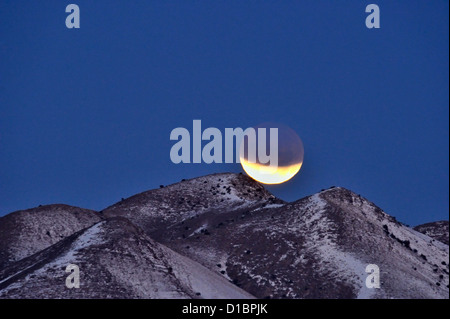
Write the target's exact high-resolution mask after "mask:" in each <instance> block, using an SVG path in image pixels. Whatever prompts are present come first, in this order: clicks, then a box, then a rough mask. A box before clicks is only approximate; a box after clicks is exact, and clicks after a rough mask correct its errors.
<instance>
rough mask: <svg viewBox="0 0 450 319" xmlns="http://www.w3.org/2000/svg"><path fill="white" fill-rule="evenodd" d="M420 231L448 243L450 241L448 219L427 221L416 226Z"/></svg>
mask: <svg viewBox="0 0 450 319" xmlns="http://www.w3.org/2000/svg"><path fill="white" fill-rule="evenodd" d="M414 229H415V230H417V231H418V232H420V233H423V234H425V235H427V236H430V237H431V238H433V239H435V240H439V241H440V242H442V243H444V244H446V245H448V242H449V226H448V220H442V221H438V222H432V223H426V224H423V225H419V226H416V227H414Z"/></svg>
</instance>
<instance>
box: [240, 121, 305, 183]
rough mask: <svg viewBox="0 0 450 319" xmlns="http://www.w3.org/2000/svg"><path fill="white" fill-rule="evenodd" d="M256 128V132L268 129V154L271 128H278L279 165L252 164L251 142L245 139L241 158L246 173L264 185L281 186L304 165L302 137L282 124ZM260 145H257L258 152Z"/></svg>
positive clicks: (266, 124)
mask: <svg viewBox="0 0 450 319" xmlns="http://www.w3.org/2000/svg"><path fill="white" fill-rule="evenodd" d="M254 128H255V130H256V131H258V128H266V150H267V151H266V154H269V150H270V133H269V132H270V130H269V128H278V163H277V164H278V165H276V166H273V165H272V166H271V165H270V163H266V164H261V163H260V162H259V161H258V160H256V162H250V161H249V158H248V154H247V150H248V143H249V141H248V139H247V138H244V140H243V141H242V144H241V151H240V156H239V157H240V162H241V165H242V168H243V169H244V171H245V172H246V173H247V174H248V175H249V176H250V177H251V178H253V179H255V180H257V181H258V182H260V183H263V184H281V183H284V182H286V181H288V180H290V179H291V178H292V177H294V176H295V175H296V174H297V173H298V171H299V170H300V168H301V167H302V164H303V156H304V149H303V142H302V140H301V139H300V137H299V136H298V135H297V134H296V133H295V131H293V130H292V129H291V128H289V127H287V126H285V125H280V124H274V123H264V124H260V125H258V126H255V127H254ZM256 140H258V139H256ZM258 144H259V143H256V150H258V147H259V145H258Z"/></svg>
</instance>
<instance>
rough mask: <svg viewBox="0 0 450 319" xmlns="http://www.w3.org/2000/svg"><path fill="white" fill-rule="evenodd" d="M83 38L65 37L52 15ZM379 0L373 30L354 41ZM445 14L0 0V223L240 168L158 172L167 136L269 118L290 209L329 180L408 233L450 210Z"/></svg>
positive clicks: (167, 166)
mask: <svg viewBox="0 0 450 319" xmlns="http://www.w3.org/2000/svg"><path fill="white" fill-rule="evenodd" d="M70 3H76V4H78V5H79V7H80V10H81V28H80V29H67V28H66V26H65V19H66V16H67V14H66V13H65V7H66V5H68V4H70ZM369 3H376V4H378V5H379V6H380V10H381V29H376V30H375V29H371V30H369V29H367V28H366V26H365V18H366V16H367V14H366V13H365V7H366V5H368V4H369ZM448 12H449V3H448V1H447V0H435V1H432V2H430V1H378V0H375V1H373V2H365V1H360V0H357V1H345V2H344V1H331V0H330V1H328V0H320V1H312V0H295V1H289V0H286V1H237V0H228V1H206V0H199V1H181V0H178V1H125V0H121V1H118V0H115V1H113V0H108V1H103V0H96V1H87V0H73V1H68V2H67V3H66V2H64V1H61V0H55V1H21V0H2V1H1V2H0V216H1V215H4V214H6V213H9V212H11V211H14V210H18V209H25V208H30V207H34V206H37V205H39V204H50V203H66V204H71V205H76V206H81V207H85V208H91V209H102V208H104V207H106V206H108V205H110V204H112V203H114V202H116V201H118V200H120V198H122V197H128V196H131V195H133V194H135V193H138V192H141V191H144V190H148V189H151V188H156V187H158V186H159V185H160V184H170V183H174V182H177V181H179V180H181V179H182V178H192V177H196V176H200V175H205V174H209V173H215V172H226V171H233V172H240V171H242V169H241V167H240V165H239V164H210V165H208V164H178V165H175V164H173V163H172V162H171V161H170V157H169V152H170V148H171V147H172V145H173V144H174V142H172V141H170V139H169V135H170V132H171V130H172V129H174V128H176V127H185V128H187V129H189V130H190V131H191V130H192V121H193V120H194V119H201V120H202V125H203V127H204V128H206V127H210V126H212V127H217V128H219V129H221V130H223V129H224V128H226V127H231V128H234V127H243V128H246V127H249V126H253V125H257V124H259V123H262V122H278V123H283V124H285V125H288V126H290V127H291V128H293V129H294V130H295V131H296V132H297V133H298V134H299V136H300V137H301V138H302V140H303V143H304V147H305V160H304V165H303V167H302V169H301V171H300V173H299V174H298V175H297V176H296V177H295V178H294V179H293V180H291V181H289V182H288V183H286V184H283V185H278V186H271V187H267V188H268V189H269V190H270V191H271V192H273V193H274V194H275V195H277V196H279V197H280V198H282V199H285V200H288V201H291V200H295V199H299V198H301V197H304V196H306V195H310V194H312V193H315V192H317V191H319V190H320V189H322V188H327V187H329V186H331V185H338V186H343V187H346V188H349V189H351V190H353V191H355V192H356V193H359V194H361V195H363V196H364V197H366V198H368V199H369V200H371V201H373V202H375V203H376V204H377V205H379V206H380V207H381V208H382V209H384V210H385V211H386V212H388V213H389V214H391V215H393V216H396V217H397V219H398V220H400V221H402V222H405V223H407V224H411V225H416V224H419V223H424V222H428V221H433V220H442V219H448V216H449V215H448V213H449V184H448V182H449V120H448V116H449V107H448V104H449V91H448V85H449V73H448V72H449V71H448V70H449V33H448V32H449V31H448V30H449V13H448Z"/></svg>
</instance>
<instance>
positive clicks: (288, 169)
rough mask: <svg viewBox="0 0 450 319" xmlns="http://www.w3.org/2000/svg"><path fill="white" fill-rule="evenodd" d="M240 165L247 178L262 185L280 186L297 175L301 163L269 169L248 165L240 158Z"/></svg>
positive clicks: (258, 165)
mask: <svg viewBox="0 0 450 319" xmlns="http://www.w3.org/2000/svg"><path fill="white" fill-rule="evenodd" d="M240 160H241V165H242V168H243V169H244V171H245V172H246V173H247V175H248V176H250V177H251V178H253V179H255V180H257V181H258V182H260V183H263V184H281V183H284V182H286V181H288V180H290V179H291V178H292V177H294V176H295V174H297V173H298V171H299V170H300V168H301V167H302V164H303V163H298V164H293V165H290V166H280V167H270V166H268V165H261V164H258V163H249V162H247V161H246V160H245V159H244V158H242V157H241V158H240Z"/></svg>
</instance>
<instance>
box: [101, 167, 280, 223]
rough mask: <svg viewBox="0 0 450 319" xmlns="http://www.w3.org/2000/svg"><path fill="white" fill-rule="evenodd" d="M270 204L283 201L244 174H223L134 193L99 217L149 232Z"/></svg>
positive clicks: (104, 211) (105, 210)
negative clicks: (128, 222)
mask: <svg viewBox="0 0 450 319" xmlns="http://www.w3.org/2000/svg"><path fill="white" fill-rule="evenodd" d="M273 203H283V201H281V200H279V199H276V198H275V196H273V195H272V194H270V193H269V192H268V191H267V190H266V189H265V188H264V187H263V186H262V185H260V184H259V183H255V182H254V181H253V180H252V179H251V178H249V177H247V176H245V175H241V174H230V173H224V174H214V175H208V176H204V177H199V178H194V179H190V180H183V181H181V182H179V183H176V184H173V185H169V186H165V187H162V188H159V189H154V190H150V191H147V192H143V193H140V194H137V195H135V196H132V197H129V198H127V199H124V200H122V201H120V202H118V203H116V204H114V205H112V206H110V207H108V208H106V209H104V210H103V211H102V214H103V216H105V217H111V216H122V217H126V218H128V219H130V220H131V221H132V222H134V223H136V225H139V226H142V227H143V228H145V229H146V230H147V231H149V232H151V231H158V230H160V229H165V228H166V227H168V226H171V225H174V224H176V223H177V222H181V221H183V220H193V219H196V218H198V217H199V216H200V215H214V214H216V213H218V212H219V213H220V212H222V211H227V212H229V211H234V210H239V209H242V208H257V207H261V206H263V205H268V204H273Z"/></svg>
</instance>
